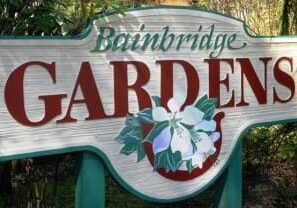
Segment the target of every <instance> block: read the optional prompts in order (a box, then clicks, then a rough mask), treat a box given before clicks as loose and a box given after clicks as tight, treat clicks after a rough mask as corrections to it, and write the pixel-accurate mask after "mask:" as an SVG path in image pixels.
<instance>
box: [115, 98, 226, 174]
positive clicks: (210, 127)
mask: <svg viewBox="0 0 297 208" xmlns="http://www.w3.org/2000/svg"><path fill="white" fill-rule="evenodd" d="M152 99H153V101H154V103H155V107H153V108H146V109H144V110H142V111H140V112H138V113H136V114H133V115H128V116H127V117H126V126H125V127H124V128H123V129H122V131H121V132H120V134H119V135H118V136H117V138H116V139H117V141H118V142H120V143H122V144H123V145H124V146H123V148H122V149H121V153H123V154H125V155H130V154H132V153H133V152H137V161H141V160H142V159H143V158H144V157H145V155H146V154H147V152H146V150H145V146H144V145H145V143H150V144H151V146H152V152H153V157H154V162H153V166H154V169H155V170H156V169H160V168H164V169H165V170H166V172H169V171H172V172H176V171H177V170H179V169H181V168H183V166H185V168H186V169H187V171H188V172H192V170H193V169H194V168H196V167H198V168H200V169H202V167H203V164H204V162H205V161H206V160H207V158H209V157H210V156H211V155H213V154H214V153H216V151H217V149H216V147H215V145H214V143H215V142H216V141H217V140H218V139H219V138H220V136H221V135H220V133H219V132H218V131H216V126H217V123H216V121H215V120H213V115H214V110H215V108H216V105H217V102H216V100H215V99H209V98H208V97H207V96H206V95H205V96H203V97H202V98H200V99H199V100H198V101H197V102H196V103H194V104H193V105H187V106H185V107H184V109H183V110H181V108H182V105H183V103H184V100H185V99H184V96H181V95H178V96H176V97H173V98H171V99H170V100H169V101H168V103H167V109H168V110H167V109H166V108H165V107H163V106H161V101H160V98H159V97H157V96H153V97H152ZM147 124H149V125H150V126H152V127H151V128H150V130H149V132H148V133H147V134H146V135H145V134H144V128H143V126H144V125H147Z"/></svg>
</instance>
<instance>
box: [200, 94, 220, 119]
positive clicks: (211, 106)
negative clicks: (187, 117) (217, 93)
mask: <svg viewBox="0 0 297 208" xmlns="http://www.w3.org/2000/svg"><path fill="white" fill-rule="evenodd" d="M195 107H196V108H198V109H199V110H201V111H202V112H204V116H203V119H205V120H211V119H212V116H213V114H214V111H215V108H216V107H217V100H216V99H214V98H208V97H207V95H204V96H203V97H202V98H200V99H199V100H198V102H197V103H196V104H195Z"/></svg>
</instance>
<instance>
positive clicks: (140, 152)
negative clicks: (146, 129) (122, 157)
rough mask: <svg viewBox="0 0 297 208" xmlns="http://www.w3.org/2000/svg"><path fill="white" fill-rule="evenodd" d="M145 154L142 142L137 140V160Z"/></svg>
mask: <svg viewBox="0 0 297 208" xmlns="http://www.w3.org/2000/svg"><path fill="white" fill-rule="evenodd" d="M145 154H146V152H145V149H144V146H143V143H141V142H139V143H138V145H137V162H139V161H141V160H142V159H143V158H144V157H145Z"/></svg>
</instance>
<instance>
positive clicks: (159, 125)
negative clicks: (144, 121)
mask: <svg viewBox="0 0 297 208" xmlns="http://www.w3.org/2000/svg"><path fill="white" fill-rule="evenodd" d="M168 126H169V122H168V121H163V122H159V123H156V125H155V126H154V127H153V128H152V130H151V131H150V133H149V134H148V135H147V136H146V138H145V141H149V142H153V141H154V139H155V138H156V137H157V136H158V135H159V134H160V133H161V131H162V130H164V129H165V128H166V127H168Z"/></svg>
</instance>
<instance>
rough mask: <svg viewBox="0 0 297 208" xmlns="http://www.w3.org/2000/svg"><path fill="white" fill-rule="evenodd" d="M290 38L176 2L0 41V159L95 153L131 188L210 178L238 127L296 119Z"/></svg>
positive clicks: (149, 193) (167, 187)
mask: <svg viewBox="0 0 297 208" xmlns="http://www.w3.org/2000/svg"><path fill="white" fill-rule="evenodd" d="M296 46H297V39H295V38H255V37H251V36H249V35H248V33H247V31H246V29H245V26H244V23H243V22H240V21H238V20H236V19H233V18H230V17H226V16H223V15H219V14H215V13H211V12H206V11H200V10H193V9H184V8H183V9H181V8H179V9H178V8H153V9H143V10H135V11H129V12H127V13H126V14H125V15H124V16H123V15H119V14H114V15H109V16H103V17H101V18H98V19H97V20H95V21H94V22H93V25H91V26H90V27H89V29H88V31H87V32H86V34H85V35H84V36H83V37H82V38H80V39H79V38H78V39H62V38H39V39H27V38H23V39H22V38H18V39H15V38H3V39H1V40H0V53H1V56H0V59H1V61H0V69H1V74H0V79H1V82H0V89H1V93H0V98H1V107H0V113H1V119H0V131H1V132H0V136H1V137H0V158H1V160H7V159H12V158H21V157H27V156H36V155H37V156H38V155H46V154H54V153H62V152H70V151H79V150H90V151H93V152H95V153H97V154H98V155H99V156H100V157H101V158H102V159H103V160H104V162H105V164H106V166H107V167H108V169H109V170H110V172H111V173H112V174H113V175H114V176H115V178H116V179H117V180H118V181H119V182H120V183H121V184H122V185H124V186H125V187H126V188H127V189H129V190H130V191H131V192H133V193H135V194H136V195H138V196H141V197H143V198H146V199H149V200H155V201H172V200H178V199H182V198H185V197H188V196H190V195H193V194H195V193H197V192H199V191H201V190H202V189H203V188H205V187H206V186H208V185H210V184H211V183H212V182H213V181H214V179H215V178H216V177H217V176H218V174H219V173H221V172H222V170H223V169H224V167H226V165H227V164H228V159H229V158H230V155H231V154H232V150H233V149H234V148H235V146H236V144H237V142H238V140H239V139H240V138H241V135H242V134H243V132H244V131H245V130H247V129H248V128H249V127H251V126H253V125H257V124H262V123H270V122H279V121H287V120H293V119H296V118H297V103H296V102H297V99H296V96H295V88H296V78H295V75H294V71H295V69H296V58H297V57H296V56H297V51H296Z"/></svg>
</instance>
